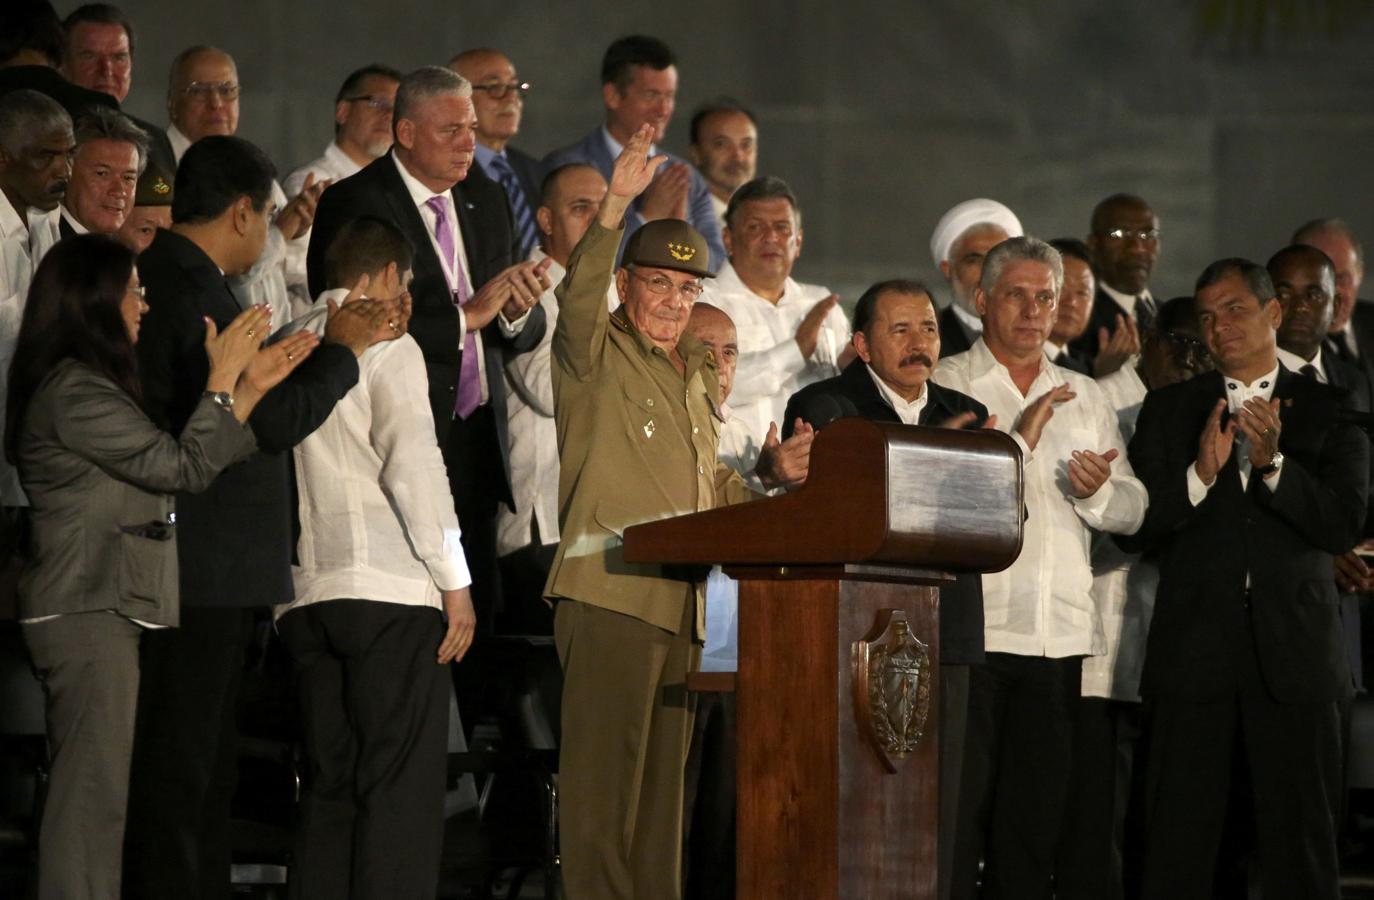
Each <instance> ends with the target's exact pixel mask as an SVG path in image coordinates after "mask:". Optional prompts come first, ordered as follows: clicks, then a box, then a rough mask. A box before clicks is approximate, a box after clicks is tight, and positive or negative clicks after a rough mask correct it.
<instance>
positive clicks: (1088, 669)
mask: <svg viewBox="0 0 1374 900" xmlns="http://www.w3.org/2000/svg"><path fill="white" fill-rule="evenodd" d="M1097 386H1098V387H1100V388H1102V393H1103V394H1104V395H1105V396H1106V398H1107V402H1108V403H1109V404H1111V407H1112V408H1113V409H1115V410H1116V416H1117V424H1118V425H1119V426H1120V428H1121V436H1122V438H1124V439H1125V440H1126V441H1127V442H1129V441H1130V440H1131V435H1133V434H1135V423H1136V419H1137V418H1138V417H1139V416H1140V407H1141V404H1143V403H1144V402H1145V390H1146V388H1145V382H1143V381H1141V379H1140V374H1139V373H1138V372H1137V371H1136V367H1135V366H1134V365H1131V364H1129V363H1128V364H1127V365H1124V366H1122V367H1121V368H1119V369H1117V370H1116V371H1115V372H1112V373H1111V374H1110V375H1104V376H1103V377H1101V378H1099V379H1097ZM1092 566H1093V599H1094V600H1095V601H1096V602H1097V611H1098V614H1099V615H1101V616H1102V632H1103V636H1104V637H1105V638H1106V644H1107V652H1106V653H1104V654H1103V655H1102V656H1091V657H1088V658H1087V659H1085V660H1083V681H1082V694H1083V696H1084V697H1105V698H1107V699H1110V700H1124V701H1127V702H1139V700H1140V672H1141V668H1142V667H1143V665H1144V662H1145V638H1146V635H1148V634H1149V631H1150V619H1151V617H1152V616H1153V614H1154V607H1155V591H1156V589H1157V588H1158V587H1159V566H1158V565H1157V564H1156V563H1155V562H1154V561H1153V560H1147V559H1141V557H1140V555H1139V554H1136V553H1126V552H1125V551H1124V550H1122V549H1121V548H1120V547H1118V546H1117V545H1116V542H1115V541H1114V540H1112V538H1111V535H1108V534H1104V533H1102V532H1100V531H1099V532H1094V533H1093V542H1092Z"/></svg>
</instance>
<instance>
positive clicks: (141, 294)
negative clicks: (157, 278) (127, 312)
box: [124, 284, 148, 300]
mask: <svg viewBox="0 0 1374 900" xmlns="http://www.w3.org/2000/svg"><path fill="white" fill-rule="evenodd" d="M124 293H125V294H133V295H135V296H136V297H138V299H140V300H147V299H148V289H147V288H146V287H144V286H143V285H141V284H140V285H137V286H136V287H130V288H125V289H124Z"/></svg>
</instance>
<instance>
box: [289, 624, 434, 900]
mask: <svg viewBox="0 0 1374 900" xmlns="http://www.w3.org/2000/svg"><path fill="white" fill-rule="evenodd" d="M277 627H278V631H279V632H280V633H281V637H282V642H283V643H284V644H285V645H286V648H287V649H288V650H289V651H290V653H291V657H292V659H293V660H295V663H296V668H297V673H298V683H299V687H300V697H301V707H302V712H303V715H304V719H305V722H304V725H305V729H304V730H305V745H306V755H307V759H308V779H307V781H306V783H305V793H304V795H303V796H302V798H301V810H300V811H301V818H300V823H299V825H298V826H297V834H296V844H295V854H294V857H293V860H292V865H291V896H292V897H293V898H299V900H374V898H375V900H381V898H385V900H433V897H434V895H435V892H436V891H437V890H438V882H439V864H440V853H441V850H442V846H443V835H444V778H445V766H446V761H447V749H448V744H447V735H448V681H447V676H448V671H447V667H445V666H440V665H439V664H438V663H437V662H436V661H435V655H436V654H437V652H438V650H439V642H440V640H441V639H442V638H443V634H444V626H443V618H442V616H441V615H440V614H439V612H438V611H437V610H435V609H433V608H430V607H423V606H407V605H405V604H400V603H381V602H377V601H373V600H330V601H326V602H323V603H315V604H311V605H309V606H303V607H300V608H298V609H294V610H292V611H291V612H289V613H287V614H286V615H284V616H282V618H281V620H280V621H279V622H278V623H277Z"/></svg>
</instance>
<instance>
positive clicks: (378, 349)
mask: <svg viewBox="0 0 1374 900" xmlns="http://www.w3.org/2000/svg"><path fill="white" fill-rule="evenodd" d="M411 260H412V250H411V247H410V244H409V243H408V242H407V240H406V238H405V236H404V235H403V234H402V233H401V232H400V230H399V229H397V228H396V226H394V225H392V224H391V223H390V222H386V221H383V220H381V219H377V218H369V217H363V218H359V219H356V220H354V221H352V222H350V223H348V224H347V225H346V226H345V227H344V228H343V229H342V230H341V231H340V232H339V234H338V236H337V237H336V238H335V239H334V242H333V244H331V246H330V248H329V251H328V255H327V258H326V265H327V269H328V273H329V275H328V278H329V284H330V285H331V286H332V288H333V290H330V291H326V292H325V293H324V294H323V295H321V298H320V299H321V300H323V301H324V302H319V301H317V303H316V309H315V310H314V311H313V312H312V313H310V314H309V315H307V316H305V317H303V318H302V319H299V320H297V321H296V322H294V323H292V325H291V326H289V328H290V329H292V330H300V329H310V330H314V331H319V330H321V329H323V327H324V322H325V313H326V307H327V305H329V304H334V303H336V302H339V300H340V298H342V302H343V303H347V302H350V301H351V300H353V299H355V298H356V297H359V296H363V295H364V294H366V296H369V297H373V298H386V299H395V298H398V297H401V296H402V295H403V294H404V293H405V292H406V288H407V285H408V284H409V281H410V267H411ZM346 285H353V288H352V289H351V290H346V289H345V287H344V286H346ZM397 324H399V323H397ZM393 327H395V326H393ZM358 365H359V370H360V373H359V378H358V384H357V386H356V387H354V388H353V389H352V390H351V391H350V392H349V393H348V395H347V396H346V397H344V399H343V400H341V401H340V402H339V404H338V406H336V407H335V409H334V412H333V413H332V414H331V415H330V417H329V418H328V419H327V420H326V421H325V423H324V424H323V425H321V426H320V427H319V429H318V430H316V431H315V433H314V434H312V435H311V436H310V437H308V438H306V439H305V440H304V441H303V442H301V443H300V444H299V445H297V446H296V448H295V451H294V454H295V467H296V480H297V486H298V490H299V495H300V504H299V511H300V537H299V540H298V543H297V557H298V563H297V565H296V566H295V567H294V569H293V574H294V578H295V588H296V599H295V600H294V601H293V602H292V603H290V604H287V605H284V606H279V607H278V608H277V610H276V613H277V616H278V622H277V627H278V630H279V631H280V633H281V636H282V639H283V641H284V642H285V644H286V646H287V649H288V650H289V651H290V652H291V655H292V657H293V658H294V659H295V662H296V665H297V667H298V670H299V683H300V696H301V705H302V708H303V712H304V716H305V729H304V731H305V743H306V751H307V757H308V763H309V772H310V776H311V777H310V780H309V781H308V782H307V787H306V791H305V794H304V796H303V797H302V801H301V822H300V826H299V830H298V833H297V837H296V848H295V854H294V862H293V865H292V867H291V878H292V881H293V885H292V896H293V897H299V898H330V900H333V898H338V897H353V898H355V900H360V898H371V897H421V896H428V897H432V896H434V894H435V892H436V891H437V887H438V884H437V882H438V873H439V862H440V850H441V846H442V838H443V799H444V778H445V768H446V762H447V733H448V697H449V682H448V677H449V667H448V663H450V662H452V661H454V660H456V659H459V658H461V657H462V656H463V654H464V652H466V650H467V648H468V645H469V644H470V643H471V641H472V635H473V630H474V626H475V623H476V617H475V615H474V613H473V608H472V602H471V599H470V597H469V595H468V585H469V584H470V583H471V578H470V576H469V574H468V568H467V563H466V561H465V560H464V558H463V551H462V547H461V546H460V543H459V534H460V532H459V527H458V518H457V515H456V514H455V511H454V507H453V499H452V495H451V494H450V492H449V486H448V479H447V476H446V474H445V469H444V462H443V458H442V457H441V455H440V452H439V447H438V444H437V442H436V440H435V437H434V422H433V419H432V415H431V413H430V407H429V390H428V383H427V380H426V375H425V363H424V358H423V356H422V354H421V351H420V348H419V345H418V344H416V343H415V340H414V339H413V338H411V337H410V336H409V335H402V336H401V337H400V338H399V339H397V340H395V341H389V342H387V343H386V344H385V345H376V346H374V347H373V348H372V349H370V350H368V351H367V352H366V353H364V354H363V356H362V357H361V358H360V359H359V360H358ZM445 620H447V625H445Z"/></svg>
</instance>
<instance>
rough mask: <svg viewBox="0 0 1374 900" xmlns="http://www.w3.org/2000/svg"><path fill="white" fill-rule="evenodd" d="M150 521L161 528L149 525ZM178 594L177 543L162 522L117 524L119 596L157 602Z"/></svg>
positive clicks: (150, 603) (137, 601) (126, 599)
mask: <svg viewBox="0 0 1374 900" xmlns="http://www.w3.org/2000/svg"><path fill="white" fill-rule="evenodd" d="M153 524H157V525H161V526H162V527H161V529H151V528H150V526H151V525H153ZM176 596H177V544H176V540H175V538H174V534H173V531H172V526H169V525H165V524H163V523H150V524H149V525H121V526H120V527H119V599H120V600H121V601H132V602H135V603H146V604H149V605H152V606H157V605H160V604H162V603H164V602H166V601H169V600H172V599H174V598H175V597H176Z"/></svg>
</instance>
